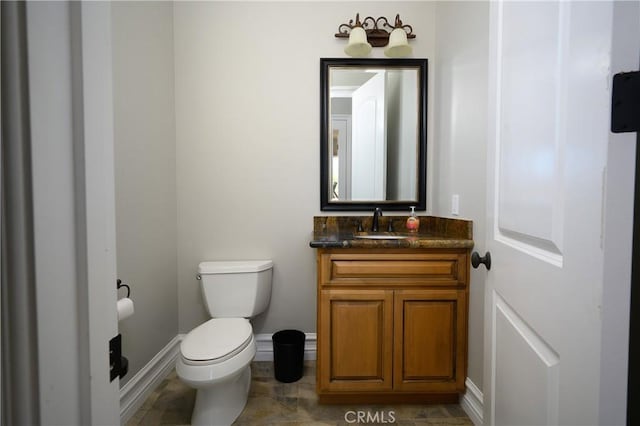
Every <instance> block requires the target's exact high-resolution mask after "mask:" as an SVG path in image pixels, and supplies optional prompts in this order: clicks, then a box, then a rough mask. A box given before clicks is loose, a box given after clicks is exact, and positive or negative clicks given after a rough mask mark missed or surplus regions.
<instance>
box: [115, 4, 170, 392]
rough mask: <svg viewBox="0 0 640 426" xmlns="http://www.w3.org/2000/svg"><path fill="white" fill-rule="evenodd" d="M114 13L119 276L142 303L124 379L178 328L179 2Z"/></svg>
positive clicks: (130, 323)
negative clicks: (176, 68) (175, 45)
mask: <svg viewBox="0 0 640 426" xmlns="http://www.w3.org/2000/svg"><path fill="white" fill-rule="evenodd" d="M112 14H113V15H112V21H113V31H112V34H113V68H114V70H113V72H114V80H113V83H114V109H115V117H114V121H115V172H116V238H117V262H118V277H119V278H120V279H122V280H123V282H125V283H126V284H128V285H129V286H130V287H131V298H132V299H133V300H134V303H135V314H134V316H133V317H131V318H128V319H125V320H124V321H122V322H120V326H119V331H120V333H122V338H123V343H122V344H123V355H124V356H126V357H128V359H129V374H127V376H125V377H124V379H123V380H122V381H121V385H122V384H124V383H126V382H127V381H128V380H129V379H130V378H131V377H133V376H134V375H135V373H136V372H137V371H139V370H140V368H142V367H143V366H144V365H145V364H147V363H148V362H149V361H150V360H151V358H152V357H153V356H154V355H156V354H157V353H158V352H159V351H160V350H161V349H162V348H163V347H164V346H165V345H166V344H167V343H168V342H169V341H170V340H171V339H172V338H174V337H175V336H176V334H178V302H177V282H176V280H177V263H176V262H177V243H176V241H177V240H176V223H177V222H176V173H175V170H176V167H175V124H174V123H175V109H174V92H173V84H174V73H173V66H174V63H173V59H174V58H173V5H172V4H171V3H169V2H114V3H113V4H112ZM125 293H126V292H125V291H124V290H120V293H119V294H120V297H123V296H124V295H125Z"/></svg>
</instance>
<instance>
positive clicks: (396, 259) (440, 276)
mask: <svg viewBox="0 0 640 426" xmlns="http://www.w3.org/2000/svg"><path fill="white" fill-rule="evenodd" d="M319 262H320V264H319V267H320V268H319V274H320V277H319V282H320V285H322V286H344V285H356V286H357V285H368V286H371V285H374V286H396V285H402V286H407V285H408V286H413V285H415V286H420V285H429V286H434V285H435V286H455V285H462V284H465V283H466V282H467V273H466V270H467V267H466V265H467V254H466V252H451V253H441V252H439V253H403V254H396V253H393V254H388V253H324V254H322V255H321V256H320V259H319Z"/></svg>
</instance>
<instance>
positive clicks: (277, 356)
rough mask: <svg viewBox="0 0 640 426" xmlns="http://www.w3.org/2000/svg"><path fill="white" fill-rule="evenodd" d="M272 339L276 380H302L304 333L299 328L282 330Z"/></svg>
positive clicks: (289, 381)
mask: <svg viewBox="0 0 640 426" xmlns="http://www.w3.org/2000/svg"><path fill="white" fill-rule="evenodd" d="M271 339H272V340H273V369H274V372H275V376H276V380H278V381H279V382H284V383H291V382H295V381H297V380H300V378H301V377H302V369H303V361H304V333H303V332H302V331H298V330H281V331H278V332H277V333H275V334H274V335H273V337H272V338H271Z"/></svg>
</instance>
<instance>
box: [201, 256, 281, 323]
mask: <svg viewBox="0 0 640 426" xmlns="http://www.w3.org/2000/svg"><path fill="white" fill-rule="evenodd" d="M272 270H273V262H272V261H271V260H233V261H213V262H202V263H200V264H199V265H198V276H199V277H200V283H201V286H202V295H203V298H204V303H205V306H206V307H207V310H208V311H209V315H211V317H212V318H225V317H236V318H240V317H244V318H251V317H254V316H256V315H258V314H259V313H261V312H263V311H264V310H265V309H266V308H267V306H268V305H269V300H270V299H271V276H272Z"/></svg>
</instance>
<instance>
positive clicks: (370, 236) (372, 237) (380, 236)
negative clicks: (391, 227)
mask: <svg viewBox="0 0 640 426" xmlns="http://www.w3.org/2000/svg"><path fill="white" fill-rule="evenodd" d="M353 237H354V238H359V239H363V240H404V239H406V238H407V236H406V235H394V234H359V235H354V236H353Z"/></svg>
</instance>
